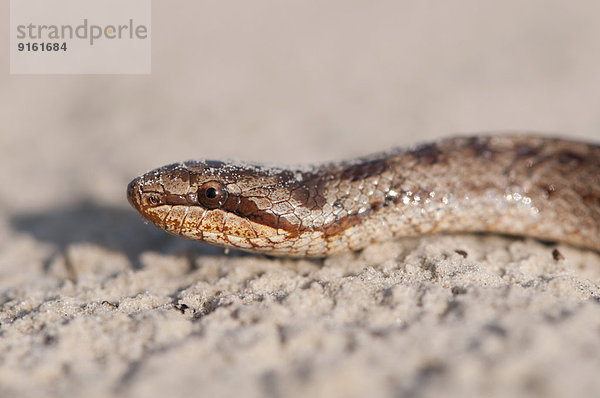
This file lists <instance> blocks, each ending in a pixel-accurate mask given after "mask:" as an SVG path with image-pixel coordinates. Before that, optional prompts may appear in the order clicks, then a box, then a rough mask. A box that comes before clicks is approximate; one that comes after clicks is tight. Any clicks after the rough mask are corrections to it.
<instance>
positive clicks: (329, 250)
mask: <svg viewBox="0 0 600 398" xmlns="http://www.w3.org/2000/svg"><path fill="white" fill-rule="evenodd" d="M127 197H128V200H129V202H130V203H131V205H132V206H133V207H134V208H135V209H136V210H137V211H138V212H139V213H140V214H141V215H142V217H143V218H145V219H146V220H148V221H149V222H151V223H152V224H154V225H156V226H158V227H159V228H162V229H163V230H165V231H167V232H169V233H171V234H174V235H178V236H181V237H184V238H189V239H193V240H199V241H204V242H208V243H211V244H215V245H218V246H222V247H226V248H235V249H241V250H245V251H251V252H259V253H264V254H268V255H275V256H291V257H327V256H331V255H335V254H339V253H344V252H349V251H357V250H360V249H363V248H365V247H366V246H368V245H370V244H372V243H374V242H381V241H385V240H390V239H394V238H400V237H415V236H421V235H429V234H434V233H445V234H453V233H491V234H500V235H507V236H516V237H526V238H527V237H528V238H534V239H538V240H540V241H549V242H556V243H565V244H568V245H572V246H575V247H579V248H583V249H591V250H594V251H600V145H597V144H593V143H586V142H578V141H574V140H568V139H561V138H555V137H545V136H536V135H502V134H497V135H491V136H485V135H475V136H457V137H453V138H446V139H442V140H438V141H435V142H430V143H426V144H419V145H414V146H412V147H408V148H396V149H392V150H388V151H385V152H381V153H377V154H374V155H370V156H365V157H361V158H358V159H353V160H346V161H339V162H326V163H320V164H314V165H308V166H294V167H281V166H276V165H268V164H261V163H252V162H235V161H214V160H193V161H186V162H179V163H174V164H170V165H167V166H163V167H160V168H157V169H154V170H151V171H149V172H147V173H145V174H143V175H141V176H139V177H137V178H135V179H134V180H133V181H131V183H130V184H129V185H128V187H127Z"/></svg>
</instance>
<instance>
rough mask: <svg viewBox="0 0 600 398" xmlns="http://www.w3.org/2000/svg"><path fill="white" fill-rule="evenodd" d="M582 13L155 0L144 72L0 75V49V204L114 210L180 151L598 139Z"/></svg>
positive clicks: (272, 154)
mask: <svg viewBox="0 0 600 398" xmlns="http://www.w3.org/2000/svg"><path fill="white" fill-rule="evenodd" d="M0 12H1V13H2V14H3V18H4V19H5V21H6V20H7V19H8V15H9V4H8V2H4V3H3V4H2V6H1V8H0ZM598 15H600V3H599V2H597V1H593V0H591V1H585V0H580V1H577V2H569V1H559V0H533V1H527V2H523V1H518V0H510V1H503V2H498V1H480V0H460V1H452V2H434V1H376V2H372V1H347V0H343V1H342V0H330V1H326V2H322V1H306V0H302V1H300V0H288V1H275V0H256V1H252V2H242V1H238V2H217V1H177V2H165V1H155V2H154V3H153V9H152V74H151V75H146V76H142V75H132V76H127V75H108V76H85V75H82V76H74V75H62V76H61V75H37V76H28V75H9V73H8V65H9V60H8V58H7V57H8V49H7V48H6V47H5V49H4V51H2V52H1V53H0V57H3V58H4V59H3V60H2V61H3V62H2V67H3V70H4V73H2V75H1V76H0V79H1V83H0V84H1V85H0V87H2V89H1V90H0V121H1V122H0V181H2V183H1V184H0V208H1V209H2V210H1V211H2V212H4V213H6V212H9V213H12V212H27V211H32V210H34V209H35V210H36V211H38V210H41V209H50V208H53V207H56V206H69V205H70V204H71V203H78V202H81V201H88V202H89V201H92V202H94V203H101V204H107V205H111V206H119V207H123V208H126V207H127V206H128V205H127V202H126V200H125V186H126V184H127V182H128V181H129V180H130V179H131V178H132V177H134V176H136V175H137V174H140V173H141V172H143V171H145V170H147V169H150V168H154V167H158V166H161V165H163V164H165V163H169V162H174V161H180V160H184V159H192V158H242V159H247V160H259V161H263V160H264V161H274V162H285V163H299V162H311V161H324V160H331V159H340V158H347V157H353V156H356V155H361V154H363V155H364V154H367V153H369V152H373V151H379V150H384V149H386V148H390V147H393V146H399V145H406V144H412V143H415V142H420V141H426V140H429V139H435V138H439V137H443V136H448V135H451V134H455V133H478V132H489V131H504V130H517V131H535V132H541V133H552V134H559V135H562V136H567V137H572V138H579V139H587V140H596V141H599V140H600V107H599V105H598V104H600V73H599V72H598V71H599V70H600V40H599V38H600V24H598ZM0 37H1V39H2V43H4V45H5V46H6V45H8V31H7V29H3V30H1V31H0Z"/></svg>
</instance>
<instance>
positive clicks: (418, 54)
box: [0, 0, 600, 397]
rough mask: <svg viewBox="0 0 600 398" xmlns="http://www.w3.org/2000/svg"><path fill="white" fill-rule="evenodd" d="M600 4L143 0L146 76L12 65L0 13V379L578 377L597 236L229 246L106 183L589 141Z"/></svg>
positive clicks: (490, 384)
mask: <svg viewBox="0 0 600 398" xmlns="http://www.w3.org/2000/svg"><path fill="white" fill-rule="evenodd" d="M8 12H9V9H8V4H4V5H3V6H2V7H1V8H0V13H2V14H3V17H4V19H5V20H7V19H8ZM599 12H600V6H599V5H598V3H597V2H593V1H589V2H588V1H579V2H577V3H576V4H573V3H572V2H567V1H551V2H548V1H542V0H539V1H531V2H527V3H523V2H520V1H516V0H510V1H506V2H489V3H488V2H485V3H484V2H480V1H475V0H473V1H465V0H461V1H457V2H450V3H447V4H446V3H444V4H443V5H441V4H434V3H429V2H408V1H399V2H387V1H383V2H376V3H371V2H347V1H341V0H334V1H329V2H316V1H302V2H301V1H292V2H275V1H265V0H259V1H255V2H251V3H250V2H236V3H235V4H233V3H224V2H195V3H193V4H192V3H191V2H188V3H177V4H174V3H171V2H154V8H153V25H152V37H153V39H152V40H153V63H152V74H151V75H149V76H72V75H66V76H17V75H9V74H8V58H7V57H8V55H7V54H8V49H7V46H8V32H7V30H6V29H4V30H1V31H0V36H1V37H2V39H3V40H2V43H4V47H3V48H4V51H2V53H0V58H2V59H3V61H4V62H3V65H5V67H4V73H3V74H2V75H1V76H0V79H1V80H2V85H1V87H2V90H0V166H1V167H0V182H1V183H0V396H6V397H39V396H45V397H65V396H78V397H104V396H120V397H140V396H144V397H163V396H173V397H178V396H186V397H189V396H206V397H228V396H236V397H239V396H248V397H263V396H266V397H305V396H315V397H318V396H323V397H324V396H327V397H331V396H348V397H359V396H371V397H391V396H396V397H416V396H426V397H428V396H442V395H443V396H460V397H481V396H486V397H506V396H532V397H560V396H577V397H585V396H590V397H592V396H598V393H599V392H600V378H599V377H598V373H599V371H600V305H599V298H600V283H599V281H600V255H599V254H598V253H594V252H591V251H585V250H580V249H577V248H573V247H569V246H566V245H553V244H548V243H542V242H538V241H535V240H530V239H518V238H508V237H500V236H476V235H454V236H431V237H425V238H416V239H405V240H397V241H392V242H386V243H383V244H379V245H374V246H372V247H369V248H367V249H365V250H363V251H362V252H358V253H349V254H346V255H342V256H339V257H334V258H329V259H325V260H292V259H279V258H270V257H265V256H260V255H251V254H245V253H240V252H236V251H231V252H229V253H226V252H224V251H223V250H222V249H220V248H214V247H211V246H208V245H205V244H202V243H197V242H191V241H185V240H182V239H179V238H175V237H171V236H169V235H167V234H166V233H164V232H162V231H160V230H158V229H157V228H155V227H153V226H151V225H146V224H144V223H143V221H142V220H141V218H140V217H139V216H138V215H137V213H135V211H134V210H133V209H131V208H130V206H129V205H128V203H127V201H126V199H125V187H126V185H127V183H128V182H129V180H130V179H132V178H133V177H135V176H136V175H137V174H139V173H141V172H143V171H145V170H147V169H150V168H154V167H158V166H160V165H163V164H166V163H169V162H174V161H180V160H186V159H193V158H216V159H219V158H239V159H245V160H254V161H268V162H287V163H302V162H311V161H324V160H332V159H341V158H347V157H353V156H356V155H364V154H368V153H369V152H372V151H379V150H382V149H386V148H389V147H391V146H397V145H407V144H413V143H416V142H423V141H426V140H429V139H435V138H440V137H446V136H450V135H452V134H455V133H464V132H470V133H473V132H482V131H506V130H521V131H523V130H525V131H536V132H543V133H553V134H560V135H561V136H563V137H567V138H574V139H585V140H589V141H595V142H600V133H599V131H600V111H599V110H598V103H599V102H600V74H598V70H599V67H600V41H599V40H598V37H600V25H598V23H597V15H598V13H599ZM554 249H558V250H559V251H560V253H561V254H562V257H564V258H563V259H558V260H557V259H555V258H554V257H553V255H552V252H553V250H554Z"/></svg>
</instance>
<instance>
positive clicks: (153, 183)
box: [127, 161, 309, 253]
mask: <svg viewBox="0 0 600 398" xmlns="http://www.w3.org/2000/svg"><path fill="white" fill-rule="evenodd" d="M302 178H303V175H302V174H301V173H300V172H293V171H290V170H287V169H279V168H272V167H264V166H257V165H248V164H244V165H237V164H232V163H223V162H216V161H189V162H184V163H176V164H171V165H167V166H164V167H161V168H158V169H155V170H152V171H149V172H147V173H145V174H143V175H141V176H140V177H138V178H136V179H134V180H133V181H131V183H129V185H128V187H127V197H128V200H129V202H130V203H131V205H132V206H133V207H134V208H135V209H136V210H137V211H138V212H139V213H140V214H141V215H142V216H143V217H144V218H145V219H147V220H149V221H150V222H152V223H153V224H155V225H157V226H158V227H160V228H162V229H164V230H166V231H167V232H169V233H172V234H175V235H179V236H182V237H186V238H189V239H194V240H201V241H206V242H209V243H212V244H216V245H220V246H224V247H233V248H237V249H242V250H252V251H262V252H269V253H272V252H273V248H274V246H278V245H279V246H284V245H285V242H286V239H287V237H290V236H296V235H297V234H298V233H299V231H300V228H301V225H302V222H301V218H300V217H299V215H297V214H295V212H298V211H306V210H305V209H301V207H302V206H303V205H305V204H306V201H307V200H308V197H309V194H308V192H306V190H305V189H304V188H301V184H300V182H299V180H302Z"/></svg>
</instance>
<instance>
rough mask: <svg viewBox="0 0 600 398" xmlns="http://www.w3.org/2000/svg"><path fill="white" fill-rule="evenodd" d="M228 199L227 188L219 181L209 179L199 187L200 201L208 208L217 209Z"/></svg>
mask: <svg viewBox="0 0 600 398" xmlns="http://www.w3.org/2000/svg"><path fill="white" fill-rule="evenodd" d="M226 200H227V190H226V189H225V187H224V186H223V184H221V183H220V182H218V181H208V182H205V183H204V184H202V185H200V187H199V188H198V202H200V204H201V205H202V206H204V207H206V208H207V209H216V208H217V207H220V206H221V205H222V204H223V203H225V201H226Z"/></svg>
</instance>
